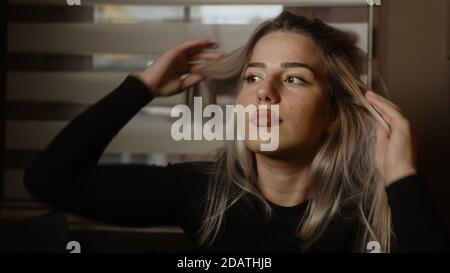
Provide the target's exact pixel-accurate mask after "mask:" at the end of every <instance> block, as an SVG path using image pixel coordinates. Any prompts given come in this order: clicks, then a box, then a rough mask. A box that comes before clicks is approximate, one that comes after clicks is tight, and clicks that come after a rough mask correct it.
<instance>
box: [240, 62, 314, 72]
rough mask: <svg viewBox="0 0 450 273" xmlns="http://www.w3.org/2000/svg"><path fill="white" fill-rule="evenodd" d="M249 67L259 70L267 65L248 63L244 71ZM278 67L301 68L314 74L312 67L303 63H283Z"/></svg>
mask: <svg viewBox="0 0 450 273" xmlns="http://www.w3.org/2000/svg"><path fill="white" fill-rule="evenodd" d="M249 67H260V68H266V67H267V65H266V64H265V63H262V62H253V63H249V64H248V65H247V66H246V67H245V70H247V68H249ZM280 67H283V68H294V67H302V68H306V69H309V70H311V72H312V73H313V74H314V70H315V69H314V68H312V66H310V65H308V64H305V63H299V62H285V63H281V64H280Z"/></svg>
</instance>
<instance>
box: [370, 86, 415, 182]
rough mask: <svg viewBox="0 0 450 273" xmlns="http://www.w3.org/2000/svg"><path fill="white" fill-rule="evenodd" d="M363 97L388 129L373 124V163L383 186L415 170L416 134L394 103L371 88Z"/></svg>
mask: <svg viewBox="0 0 450 273" xmlns="http://www.w3.org/2000/svg"><path fill="white" fill-rule="evenodd" d="M365 97H366V99H367V101H368V102H369V103H370V104H372V106H373V107H374V108H375V109H376V110H377V111H378V112H379V113H380V114H381V116H382V117H383V119H384V120H385V121H386V122H387V124H388V125H389V126H390V127H391V132H389V131H387V130H386V129H385V128H384V127H383V126H382V125H381V124H380V123H378V122H376V124H375V128H376V131H377V142H376V146H375V164H376V167H377V169H378V171H379V172H380V174H381V176H382V177H383V178H384V182H385V185H386V187H387V186H389V185H391V184H392V183H394V182H395V181H398V180H399V179H401V178H403V177H406V176H409V175H413V174H415V173H417V135H416V131H415V128H414V127H413V125H412V124H411V123H410V122H409V121H408V120H407V119H406V118H405V116H404V115H403V114H402V113H401V111H400V108H399V107H398V106H397V105H395V104H394V103H392V102H391V101H389V100H387V99H386V98H384V97H382V96H380V95H378V94H376V93H374V92H372V91H367V92H366V94H365Z"/></svg>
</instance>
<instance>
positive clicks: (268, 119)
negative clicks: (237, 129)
mask: <svg viewBox="0 0 450 273" xmlns="http://www.w3.org/2000/svg"><path fill="white" fill-rule="evenodd" d="M272 119H273V120H272ZM250 122H251V123H252V124H253V125H254V126H256V127H272V126H278V125H280V123H282V122H283V120H282V119H281V118H280V116H279V114H278V112H277V111H273V110H271V109H258V110H256V111H255V112H254V113H253V114H252V115H251V117H250Z"/></svg>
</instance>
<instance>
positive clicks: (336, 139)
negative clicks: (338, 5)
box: [198, 11, 393, 252]
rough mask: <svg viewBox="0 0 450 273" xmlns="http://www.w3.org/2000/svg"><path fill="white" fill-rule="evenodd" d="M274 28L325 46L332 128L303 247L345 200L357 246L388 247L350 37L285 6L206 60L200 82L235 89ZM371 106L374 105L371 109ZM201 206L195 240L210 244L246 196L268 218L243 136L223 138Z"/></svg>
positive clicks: (316, 172) (315, 166) (360, 59)
mask: <svg viewBox="0 0 450 273" xmlns="http://www.w3.org/2000/svg"><path fill="white" fill-rule="evenodd" d="M275 31H285V32H286V31H288V32H295V33H300V34H303V35H306V36H308V37H309V38H311V39H312V40H313V41H314V42H315V43H316V44H317V45H318V46H319V47H320V48H321V49H322V51H323V54H322V55H323V63H324V69H325V71H324V72H325V75H326V79H327V83H328V92H329V96H330V98H331V100H330V101H331V109H332V117H333V118H334V120H333V128H334V129H333V132H332V133H331V134H330V135H329V136H328V137H327V138H325V139H324V140H323V144H322V146H321V147H320V149H319V151H318V152H317V154H316V155H315V157H314V159H313V161H312V163H311V166H310V167H311V180H310V194H311V197H312V198H311V202H309V203H308V207H307V210H306V213H305V215H304V217H303V218H302V219H301V221H300V223H299V227H298V236H299V237H301V238H302V239H303V240H305V245H304V250H307V249H308V248H309V247H310V246H311V245H312V244H313V243H314V242H315V241H316V240H317V239H318V238H319V237H320V236H321V234H322V233H323V232H324V231H325V230H326V228H327V227H328V225H329V224H330V221H331V220H332V219H334V217H336V216H339V214H340V212H341V209H342V208H343V207H346V206H350V207H352V208H354V209H355V215H356V218H357V219H358V221H359V223H360V224H361V226H362V227H363V228H362V230H361V231H360V232H361V234H360V235H358V236H357V238H355V240H357V241H358V242H357V244H356V245H357V249H355V250H356V251H365V248H366V244H367V243H368V242H369V241H372V240H373V241H378V242H379V243H380V245H381V248H382V251H384V252H389V251H390V242H391V238H392V236H393V233H392V227H391V214H390V209H389V206H388V202H387V196H386V193H385V190H384V188H385V186H384V183H383V181H382V179H381V177H380V175H379V173H378V172H377V170H376V168H375V163H374V145H375V141H376V135H375V129H374V127H373V123H372V122H373V121H374V116H373V115H372V114H371V112H370V111H369V109H370V107H371V106H370V105H369V104H368V103H367V102H366V100H365V98H364V92H365V90H367V88H366V86H365V84H364V83H363V82H362V80H361V79H360V73H361V71H362V70H363V69H364V54H363V53H362V51H361V50H360V49H358V47H357V46H356V38H355V36H354V35H351V34H349V33H346V32H343V31H340V30H337V29H335V28H333V27H331V26H329V25H327V24H325V23H323V22H322V21H320V20H318V19H313V20H311V19H307V18H305V17H303V16H297V15H294V14H292V13H291V12H288V11H284V12H282V13H281V14H280V15H278V16H277V17H276V18H274V19H271V20H268V21H265V22H263V23H262V24H261V25H259V26H258V27H257V29H256V30H255V32H254V33H253V34H252V36H251V37H250V39H249V41H248V42H247V44H246V45H245V46H243V47H242V48H239V49H237V50H235V51H234V52H232V53H230V54H229V55H227V56H226V57H225V58H224V59H223V60H222V61H220V62H216V63H214V64H212V65H209V66H208V67H207V68H206V69H205V71H206V73H207V75H208V80H207V81H206V82H205V83H206V85H207V87H208V88H209V89H210V90H218V89H226V90H234V91H238V90H240V87H241V86H242V74H243V72H244V71H243V70H244V67H245V65H246V64H247V62H248V61H249V60H250V57H251V54H252V49H253V47H254V46H255V44H256V43H257V42H258V40H259V39H261V38H262V37H263V36H265V35H267V34H269V33H271V32H275ZM372 110H373V109H372ZM211 176H212V177H211V183H210V184H209V188H208V193H207V199H206V204H205V212H204V221H203V222H202V226H201V229H200V230H199V234H198V235H199V242H200V244H202V245H211V244H212V243H213V241H214V239H215V238H216V237H217V235H218V234H219V230H220V228H221V226H222V225H223V223H224V221H225V212H226V210H227V209H228V208H229V207H230V206H232V205H233V204H234V203H236V202H237V201H238V200H240V199H241V198H242V197H243V196H244V195H246V194H250V195H253V196H254V197H256V198H257V199H258V200H259V201H260V202H261V203H262V204H263V205H264V208H265V212H266V215H267V216H268V217H270V215H271V213H272V211H271V207H270V205H269V203H268V202H267V200H266V199H265V198H264V196H263V195H262V194H261V192H260V191H259V190H258V186H257V183H256V181H257V173H256V168H255V157H254V154H253V153H252V152H251V151H250V150H249V149H247V148H246V146H245V144H244V142H243V141H239V140H235V141H232V142H227V144H226V145H225V147H224V148H223V149H221V150H220V151H219V152H218V153H217V155H216V159H215V164H214V169H213V170H212V172H211Z"/></svg>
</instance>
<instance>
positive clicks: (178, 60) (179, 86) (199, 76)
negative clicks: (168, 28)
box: [136, 39, 223, 97]
mask: <svg viewBox="0 0 450 273" xmlns="http://www.w3.org/2000/svg"><path fill="white" fill-rule="evenodd" d="M218 47H219V44H218V43H215V42H209V40H208V39H196V40H189V41H186V42H183V43H181V44H179V45H177V46H176V47H174V48H171V49H169V50H167V51H166V52H164V53H163V54H162V55H161V56H159V57H158V58H157V59H156V60H155V61H154V63H152V64H151V65H150V66H149V67H148V68H147V69H145V70H144V71H142V72H140V73H139V74H137V75H136V76H137V77H138V78H139V79H140V80H141V81H143V82H144V84H145V85H147V87H148V88H149V91H150V92H151V94H152V96H153V97H166V96H171V95H174V94H177V93H180V92H182V91H183V90H186V89H187V88H189V87H191V86H193V85H195V84H197V83H199V82H201V81H203V80H205V79H206V76H205V75H204V74H203V73H202V69H203V68H204V66H205V64H198V63H197V64H192V63H190V62H193V61H203V60H219V59H221V58H222V57H223V54H222V53H220V52H213V51H207V50H208V49H217V48H218ZM184 74H188V75H187V77H183V78H181V76H182V75H184Z"/></svg>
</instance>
